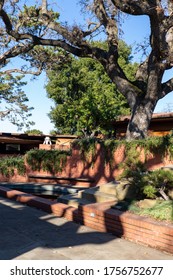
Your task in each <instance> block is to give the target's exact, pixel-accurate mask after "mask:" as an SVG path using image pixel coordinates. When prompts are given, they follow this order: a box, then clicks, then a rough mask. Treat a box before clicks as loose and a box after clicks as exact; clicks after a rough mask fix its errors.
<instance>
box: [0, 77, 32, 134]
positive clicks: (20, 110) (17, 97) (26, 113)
mask: <svg viewBox="0 0 173 280" xmlns="http://www.w3.org/2000/svg"><path fill="white" fill-rule="evenodd" d="M22 78H23V76H12V75H4V76H1V75H0V120H4V119H5V118H7V119H8V120H9V121H10V122H11V123H12V124H14V125H16V126H17V127H18V129H21V128H23V127H24V126H26V127H29V126H30V125H33V124H34V123H33V122H30V121H29V120H28V119H29V117H30V116H31V111H32V109H33V108H30V107H28V105H27V102H28V101H29V100H28V98H27V96H26V94H25V93H24V92H23V91H22V87H23V86H24V85H26V83H25V82H23V81H22Z"/></svg>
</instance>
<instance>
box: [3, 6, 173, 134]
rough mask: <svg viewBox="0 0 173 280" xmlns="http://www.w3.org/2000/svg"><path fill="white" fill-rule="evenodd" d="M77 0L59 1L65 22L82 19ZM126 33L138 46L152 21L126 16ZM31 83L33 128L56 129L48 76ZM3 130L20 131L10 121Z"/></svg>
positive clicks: (166, 100)
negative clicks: (51, 110)
mask: <svg viewBox="0 0 173 280" xmlns="http://www.w3.org/2000/svg"><path fill="white" fill-rule="evenodd" d="M77 2H78V1H77V0H59V1H58V0H57V1H56V4H55V7H56V8H57V10H58V11H59V12H60V14H61V17H60V19H61V20H62V21H67V22H69V23H70V24H73V23H74V22H76V23H78V22H79V20H80V22H82V15H81V13H80V7H79V5H78V4H77ZM122 29H123V31H124V33H123V34H122V39H123V40H125V41H126V43H127V44H129V45H132V46H135V44H136V43H140V42H143V41H144V39H145V37H148V36H149V32H150V30H149V24H148V18H147V17H138V16H136V17H130V16H126V17H125V19H124V22H123V25H122ZM134 56H135V60H138V61H140V60H141V53H140V52H138V53H135V54H134ZM15 64H16V59H15V60H13V61H12V65H11V66H12V67H14V65H15ZM171 76H173V69H171V70H170V71H168V72H167V73H166V74H165V77H164V79H165V80H166V79H168V78H169V77H171ZM26 79H27V81H28V85H27V86H26V87H25V88H24V90H25V92H26V94H27V96H28V98H29V100H30V101H29V105H30V106H32V107H34V110H33V112H32V120H33V121H34V122H35V123H36V124H35V126H33V127H31V128H32V129H33V128H36V129H39V130H41V131H43V133H45V134H49V132H50V131H51V130H52V129H53V124H51V122H50V119H49V117H48V113H49V112H50V108H51V106H53V102H52V101H51V100H50V99H48V98H47V94H46V90H45V88H44V86H45V82H46V76H45V74H44V73H43V74H42V75H41V76H40V77H38V78H37V79H36V80H30V77H29V76H28V77H27V78H26ZM172 95H173V93H170V94H169V95H167V96H166V97H165V98H163V99H162V100H160V101H159V102H158V105H157V107H156V110H155V112H161V111H163V110H164V109H165V108H167V107H168V104H169V106H170V107H171V108H172V109H173V100H172V97H173V96H172ZM0 131H1V132H17V128H16V127H15V126H13V125H12V124H10V123H9V122H8V121H3V122H2V121H1V122H0Z"/></svg>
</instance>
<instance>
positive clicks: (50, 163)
mask: <svg viewBox="0 0 173 280" xmlns="http://www.w3.org/2000/svg"><path fill="white" fill-rule="evenodd" d="M70 155H71V151H70V150H69V151H67V150H63V151H62V150H38V149H33V150H30V151H28V152H27V153H26V162H27V164H28V165H29V166H30V167H31V168H32V170H33V171H40V170H41V169H42V170H43V171H47V172H50V173H51V174H55V173H57V172H62V169H63V167H64V166H65V164H66V161H67V156H70Z"/></svg>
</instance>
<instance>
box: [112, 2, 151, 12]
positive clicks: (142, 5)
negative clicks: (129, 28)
mask: <svg viewBox="0 0 173 280" xmlns="http://www.w3.org/2000/svg"><path fill="white" fill-rule="evenodd" d="M111 1H112V3H113V4H114V5H115V7H117V8H118V9H119V10H120V11H122V12H124V13H127V14H130V15H150V14H152V12H153V9H155V7H156V3H155V2H156V1H154V0H152V1H144V0H111Z"/></svg>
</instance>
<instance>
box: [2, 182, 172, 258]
mask: <svg viewBox="0 0 173 280" xmlns="http://www.w3.org/2000/svg"><path fill="white" fill-rule="evenodd" d="M0 196H3V197H6V198H9V199H13V200H16V201H19V202H21V203H25V204H27V205H28V206H31V207H36V208H38V209H42V210H43V211H46V212H49V213H53V214H55V215H56V216H58V217H64V218H66V219H67V220H70V221H74V222H77V223H81V224H83V225H86V226H88V227H91V228H94V229H96V230H98V231H102V232H109V233H112V234H115V235H116V236H119V237H123V238H127V239H129V240H131V241H133V242H140V243H141V244H145V245H148V246H150V247H153V248H156V249H159V250H162V251H165V252H169V253H171V254H173V224H171V223H166V222H157V221H155V220H152V219H149V218H146V217H140V216H137V215H134V214H131V213H129V212H121V211H119V210H115V209H111V208H110V207H111V203H110V202H105V203H95V204H89V205H85V206H79V207H78V209H76V208H74V207H72V206H69V205H65V204H62V203H56V202H52V201H49V200H47V199H44V198H39V197H36V196H34V195H30V194H26V193H23V192H20V191H16V190H10V189H8V188H5V187H1V186H0Z"/></svg>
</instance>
